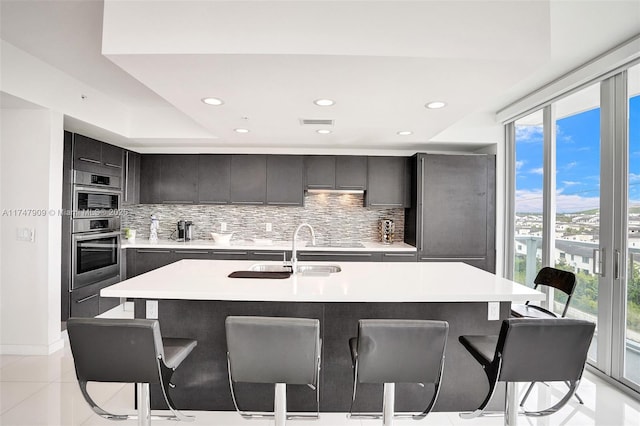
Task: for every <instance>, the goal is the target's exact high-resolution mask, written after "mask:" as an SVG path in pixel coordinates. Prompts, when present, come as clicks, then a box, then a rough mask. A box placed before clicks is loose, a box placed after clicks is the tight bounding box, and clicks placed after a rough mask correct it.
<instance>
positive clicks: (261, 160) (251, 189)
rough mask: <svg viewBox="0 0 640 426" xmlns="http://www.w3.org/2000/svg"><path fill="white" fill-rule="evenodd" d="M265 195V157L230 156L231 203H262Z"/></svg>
mask: <svg viewBox="0 0 640 426" xmlns="http://www.w3.org/2000/svg"><path fill="white" fill-rule="evenodd" d="M266 195H267V157H266V156H265V155H232V156H231V204H264V203H265V200H266Z"/></svg>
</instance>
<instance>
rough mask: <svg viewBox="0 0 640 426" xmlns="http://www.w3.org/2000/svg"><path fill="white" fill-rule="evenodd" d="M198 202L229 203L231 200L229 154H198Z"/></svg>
mask: <svg viewBox="0 0 640 426" xmlns="http://www.w3.org/2000/svg"><path fill="white" fill-rule="evenodd" d="M198 157H199V158H198V161H199V163H198V203H200V204H229V202H230V201H231V156H230V155H214V154H203V155H199V156H198Z"/></svg>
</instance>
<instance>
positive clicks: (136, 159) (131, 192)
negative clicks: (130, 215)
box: [121, 151, 140, 206]
mask: <svg viewBox="0 0 640 426" xmlns="http://www.w3.org/2000/svg"><path fill="white" fill-rule="evenodd" d="M121 200H122V205H123V206H128V205H132V204H138V203H140V154H138V153H137V152H133V151H125V152H124V185H123V191H122V198H121Z"/></svg>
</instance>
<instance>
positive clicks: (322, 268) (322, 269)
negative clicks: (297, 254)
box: [249, 263, 342, 275]
mask: <svg viewBox="0 0 640 426" xmlns="http://www.w3.org/2000/svg"><path fill="white" fill-rule="evenodd" d="M249 270H250V271H260V272H290V271H291V266H284V265H274V264H272V263H256V264H255V265H252V266H251V267H250V268H249ZM340 271H342V268H340V266H339V265H309V264H303V265H300V264H298V268H297V271H296V272H297V273H299V274H308V275H312V274H313V275H316V274H317V275H328V274H335V273H336V272H340Z"/></svg>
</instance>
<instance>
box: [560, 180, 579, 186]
mask: <svg viewBox="0 0 640 426" xmlns="http://www.w3.org/2000/svg"><path fill="white" fill-rule="evenodd" d="M562 183H563V185H565V186H573V185H580V182H574V181H571V180H563V181H562Z"/></svg>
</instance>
